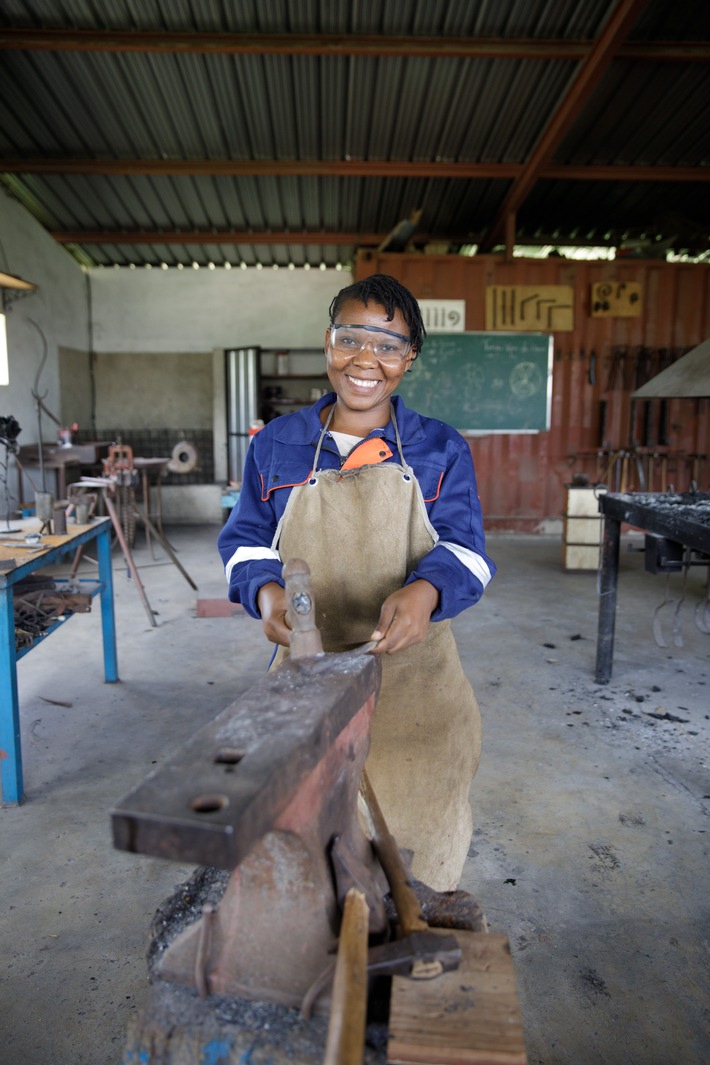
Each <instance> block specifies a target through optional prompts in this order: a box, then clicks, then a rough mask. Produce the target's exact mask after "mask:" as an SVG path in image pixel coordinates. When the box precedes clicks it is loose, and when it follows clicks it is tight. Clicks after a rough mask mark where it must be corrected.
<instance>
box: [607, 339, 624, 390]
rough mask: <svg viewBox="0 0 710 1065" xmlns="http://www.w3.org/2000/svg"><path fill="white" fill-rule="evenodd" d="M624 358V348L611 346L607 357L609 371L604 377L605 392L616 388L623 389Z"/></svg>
mask: <svg viewBox="0 0 710 1065" xmlns="http://www.w3.org/2000/svg"><path fill="white" fill-rule="evenodd" d="M625 359H626V348H618V347H617V348H613V349H612V353H611V355H610V356H609V358H608V362H609V372H608V374H607V379H606V389H605V391H606V392H611V391H612V390H614V391H615V390H616V389H617V388H621V389H623V387H624V364H625Z"/></svg>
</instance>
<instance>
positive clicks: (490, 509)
mask: <svg viewBox="0 0 710 1065" xmlns="http://www.w3.org/2000/svg"><path fill="white" fill-rule="evenodd" d="M376 272H382V273H389V274H393V275H394V276H395V277H398V278H399V279H400V280H401V281H403V282H404V284H406V285H407V286H408V287H409V288H411V290H412V292H413V293H414V294H415V295H416V296H417V297H418V298H419V299H437V298H438V299H444V298H448V299H465V300H466V329H467V330H469V331H476V330H485V287H486V285H490V284H521V285H523V284H540V285H542V284H548V285H549V284H566V285H573V286H574V289H575V328H574V331H573V332H571V333H558V334H555V336H554V360H553V389H552V413H551V425H550V429H549V431H548V432H543V433H537V434H513V433H511V434H507V433H506V434H489V435H485V436H480V437H473V438H470V446H471V451H472V453H473V456H474V461H475V464H476V472H477V476H478V489H479V494H480V496H481V501H482V504H483V511H484V515H485V518H486V523H487V526H488V528H499V529H509V530H514V531H518V532H533V531H536V530H538V529H540V527H541V524H542V523H543V522H544V521H546V520H548V519H554V518H561V517H562V516H563V513H564V500H565V485H566V484H567V483H569V482H570V480H571V478H572V476H573V475H574V474H584V475H586V476H587V477H589V479H590V481H591V482H592V483H597V482H598V481H599V480H600V479H601V480H604V482H605V483H607V484H608V485H609V487H610V488H612V489H613V490H616V491H619V490H629V491H632V490H633V491H638V490H642V489H644V488H648V489H651V490H655V491H659V490H661V489H662V488H663V487H668V486H670V485H673V487H674V488H675V489H676V490H678V491H685V490H687V489H688V488H689V487H690V485H691V482H692V481H693V480H696V481H697V483H698V487H699V488H707V486H708V484H709V483H710V461H708V458H707V456H708V455H710V399H701V400H692V399H673V400H670V401H669V402H668V404H667V406H666V408H665V420H666V423H667V430H668V441H669V445H668V447H663V446H661V443H660V440H659V433H660V430H661V428H662V426H661V424H660V423H661V415H662V409H661V402H662V401H660V400H651V401H649V402H650V404H651V406H650V407H648V408H647V407H646V405H645V404H644V403H643V401H638V402H637V403H636V404H635V405H634V406H633V408H632V402H631V393H632V391H633V390H634V388H635V387H638V385H640V384H641V383H642V382H641V380H640V379H639V378H640V371H641V370H643V368H644V366H645V365H646V362H645V360H646V358H647V356H646V354H645V352H646V349H649V350H650V351H652V352H653V362H654V364H655V366H658V364H659V361H660V359H661V357H663V358H666V359H673V358H677V357H680V355H682V354H684V353H685V352H686V351H688V350H689V349H690V348H692V347H694V346H695V345H696V344H699V343H700V342H701V341H703V340H705V339H706V338H707V337H708V336H710V267H708V266H707V265H705V264H693V265H690V264H688V265H684V264H673V263H666V262H663V261H658V262H656V261H641V260H639V261H625V262H624V261H616V262H573V261H570V260H552V259H548V260H545V261H538V260H531V259H527V260H525V259H516V260H514V261H513V262H512V263H506V262H505V261H504V260H503V259H502V258H500V257H497V256H495V257H494V256H477V257H474V258H472V259H466V258H463V257H456V256H429V255H379V254H377V253H375V252H365V253H361V255H360V257H359V258H358V260H357V265H356V271H355V276H356V277H365V276H367V275H368V274H371V273H376ZM600 281H616V282H622V281H626V282H629V281H636V282H640V283H641V286H642V292H643V297H642V298H643V301H644V303H643V312H642V316H641V317H639V318H592V317H591V316H590V304H591V286H592V284H593V283H595V282H600ZM619 351H625V352H626V355H625V359H624V361H623V363H621V360H619V363H618V365H617V370H618V371H619V372H616V373H615V361H614V356H615V352H619ZM661 352H665V355H664V356H661V354H660V353H661ZM592 353H594V362H595V371H594V375H593V377H594V380H591V379H590V377H591V376H592V375H591V374H590V369H591V365H592V358H591V356H592ZM423 357H424V358H426V354H424V356H423ZM632 413H633V415H634V419H633V423H632ZM646 430H648V432H649V441H650V443H649V445H648V447H647V448H646V447H642V446H641V444H640V438H641V437H642V435H643V434H644V433H645V432H646ZM602 434H603V435H602ZM619 452H626V453H628V456H629V457H628V458H627V459H625V460H624V459H623V458H622V457H621V455H618V457H617V458H616V460H613V456H614V455H615V454H616V453H619ZM610 453H611V454H610ZM654 454H655V455H656V458H654V457H653V456H654ZM636 455H638V456H639V457H640V460H641V462H642V467H641V469H642V472H643V476H644V478H645V479H646V483H645V484H643V483H640V482H641V472H640V471H639V468H638V466H637V464H636ZM664 456H665V458H664Z"/></svg>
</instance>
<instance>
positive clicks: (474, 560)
mask: <svg viewBox="0 0 710 1065" xmlns="http://www.w3.org/2000/svg"><path fill="white" fill-rule="evenodd" d="M437 546H438V547H446V548H448V550H449V551H450V552H451V553H452V555H456V557H457V559H458V560H459V562H460V563H461V564H462V565H463V566H465V567H466V569H467V570H469V571H470V572H471V573H472V574H473V575H474V577H475V578H476V580H478V581H480V582H481V584H482V585H483V587H484V588H485V587H486V585H487V584H488V583H489V582H490V580H491V571H490V570H489V568H488V563H487V562H486V560H485V558H482V556H481V555H477V554H476V552H475V551H471V550H469V548H468V547H461V545H460V544H452V543H449V541H448V540H439V543H438V545H437Z"/></svg>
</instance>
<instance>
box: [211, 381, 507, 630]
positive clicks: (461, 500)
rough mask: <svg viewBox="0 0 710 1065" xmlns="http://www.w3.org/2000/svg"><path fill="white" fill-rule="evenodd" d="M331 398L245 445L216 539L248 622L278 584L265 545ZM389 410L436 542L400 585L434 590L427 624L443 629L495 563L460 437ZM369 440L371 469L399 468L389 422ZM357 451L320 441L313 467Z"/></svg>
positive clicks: (310, 453)
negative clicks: (232, 499) (266, 589)
mask: <svg viewBox="0 0 710 1065" xmlns="http://www.w3.org/2000/svg"><path fill="white" fill-rule="evenodd" d="M335 400H336V396H335V393H334V392H331V393H329V394H328V395H325V396H322V397H321V398H320V399H319V400H318V401H317V402H316V403H314V404H313V406H311V407H306V408H305V409H303V410H300V411H296V412H295V413H293V414H284V415H281V416H280V417H279V418H275V419H274V421H272V422H269V423H268V424H267V425H266V426H265V427H264V428H263V429H261V430H260V431H259V432H258V433H257V434H256V435H255V436H254V438H253V439H252V442H251V444H250V446H249V451H248V453H247V458H246V462H245V465H244V479H243V482H242V488H241V492H240V495H239V501H238V503H237V505H236V506H235V507H234V509H233V510H232V512H231V514H230V516H229V518H228V520H227V523H226V525H225V526H224V528H223V529H222V531H221V533H220V535H219V540H218V546H219V551H220V554H221V556H222V560H223V562H224V566H225V572H226V575H227V580H228V581H229V598H230V599H231V600H232V602H235V603H241V604H242V605H243V607H244V609H245V610H246V612H247V613H248V614H250V615H251V616H252V617H255V618H258V617H260V614H259V611H258V608H257V602H256V599H257V594H258V592H259V589H260V588H261V587H262V585H264V584H266V583H268V582H269V581H276V582H277V583H278V584H280V585H282V586H283V583H284V582H283V578H282V576H281V567H282V561H281V559H280V558H279V554H278V551H277V550H276V549H275V548H274V547H273V546H272V545H273V539H274V535H275V533H276V528H277V526H278V523H279V520H280V518H281V516H282V514H283V512H284V510H285V508H286V503H287V501H288V497H289V495H290V494H291V491H292V489H293V488H294V487H295V486H297V485H302V484H304V483H305V482H306V481H307V479H308V476H309V474H310V473H311V470H312V468H313V461H314V458H315V450H316V446H317V444H318V439H319V437H320V434H321V432H322V429H323V426H322V424H321V420H320V412H321V411H322V410H323V408H324V407H327V406H330V404H332V403H334V402H335ZM392 403H393V405H394V410H395V417H396V419H397V426H398V428H399V434H400V438H401V441H402V451H403V454H404V457H405V459H406V461H407V463H408V464H409V466H411V467H412V469H413V471H414V474H415V476H416V478H417V480H418V482H419V485H420V487H421V490H422V495H423V497H424V503H425V505H426V509H427V513H428V517H429V521H430V522H431V525H432V526H433V528H434V529H435V531H436V533H437V534H438V536H439V540H438V542H437V543H436V544H435V545H434V547H433V548H432V549H431V551H429V552H428V553H427V554H426V555H424V556H423V558H421V559H420V561H419V562H418V563H417V566H416V569H415V570H414V571H413V572H412V573H410V575H409V577H408V578H407V580H406V582H405V583H406V584H409V583H411V582H412V581H415V580H419V579H420V578H424V579H425V580H427V581H429V582H430V583H431V584H433V585H434V587H435V588H437V589H438V591H439V605H438V607H437V609H436V610H435V611H434V613H433V614H432V621H441V620H442V619H443V618H451V617H455V616H456V615H457V614H459V613H460V612H461V611H462V610H465V609H466V607H469V606H471V605H472V604H473V603H476V602H477V601H478V600H479V599H480V598H481V595H482V594H483V591H484V588H485V587H486V585H487V584H488V582H489V581H490V579H491V577H492V576H493V574H494V573H495V565H494V563H493V562H492V560H491V559H490V558H488V556H487V555H486V541H485V536H484V532H483V519H482V515H481V504H480V501H479V498H478V492H477V490H476V475H475V472H474V468H473V459H472V458H471V451H470V449H469V446H468V444H467V443H466V441H465V440H464V438H463V437H462V436H461V435H460V434H459V433H457V432H456V430H455V429H452V428H451V426H450V425H446V423H445V422H441V421H438V420H437V419H436V418H425V417H423V416H422V415H421V414H417V413H416V411H413V410H409V409H408V408H407V407H405V405H404V403H403V401H402V399H401V397H399V396H393V397H392ZM373 438H374V439H377V438H382V439H383V441H384V444H385V445H386V447H384V449H383V450H384V454H385V455H387V457H386V458H384V459H380V458H379V457H378V458H375V460H374V461H376V462H379V461H386V462H395V463H398V462H399V461H400V459H399V454H398V451H397V439H396V436H395V431H394V425H393V424H392V422H389V423H388V424H387V425H386V426H385V427H384V429H375V430H373V431H372V432H371V433H370V434H369V436H368V437H366V440H367V441H370V440H371V439H373ZM362 446H363V445H362V444H359V445H357V446H356V448H354V449H353V451H352V452H351V453H350V455H349V456H348V457H347V459H343V458H342V457H341V455H340V453H339V451H338V448H337V445H336V443H335V441H334V440H333V438H332V436H331V435H330V433H326V436H325V439H324V441H323V444H322V447H321V452H320V458H319V463H318V466H319V469H333V470H337V469H340V468H341V467H342V466H343V465H344V464H345V462H346V461H347V462H349V463H352V460H353V459H354V458H356V453H357V450H358V448H359V447H362ZM369 447H370V448H372V445H369ZM370 454H372V452H370ZM376 454H377V453H376ZM370 461H371V460H370ZM368 464H369V463H368ZM334 549H337V548H334Z"/></svg>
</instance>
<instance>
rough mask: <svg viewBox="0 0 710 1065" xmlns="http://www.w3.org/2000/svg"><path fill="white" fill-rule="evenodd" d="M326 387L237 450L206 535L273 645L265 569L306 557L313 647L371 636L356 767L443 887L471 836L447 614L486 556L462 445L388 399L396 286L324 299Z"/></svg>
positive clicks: (470, 735)
mask: <svg viewBox="0 0 710 1065" xmlns="http://www.w3.org/2000/svg"><path fill="white" fill-rule="evenodd" d="M330 319H331V320H330V325H329V326H328V328H327V329H326V331H325V337H324V347H325V358H326V368H327V372H328V378H329V380H330V383H331V386H332V389H333V391H332V392H330V393H328V394H327V395H325V396H323V397H321V398H319V399H318V401H317V402H316V403H314V405H313V406H312V407H309V408H307V409H306V410H302V411H298V412H296V413H294V414H289V415H284V416H282V417H281V418H277V419H275V420H274V421H272V422H270V423H269V424H268V425H267V426H265V428H264V429H262V430H261V432H259V433H257V435H256V436H255V437H254V439H253V441H252V443H251V445H250V448H249V453H248V455H247V460H246V464H245V469H244V478H243V482H242V490H241V494H240V498H239V503H238V505H237V506H236V507H235V508H234V510H233V511H232V513H231V515H230V517H229V520H228V522H227V524H226V526H225V528H224V529H223V530H222V533H221V535H220V539H219V547H220V552H221V554H222V558H223V561H224V564H225V571H226V574H227V579H228V581H229V595H230V598H231V599H232V600H233V601H235V602H241V603H242V604H243V605H244V608H245V610H246V611H247V613H249V614H251V615H252V616H253V617H257V618H260V619H261V621H262V625H263V628H264V632H265V634H266V636H267V637H268V638H269V639H270V640H271V641H272V642H273V643H275V644H277V645H279V646H278V650H277V653H276V656H275V659H274V661H275V663H276V664H278V663H279V662H280V661H281V660H282V659H283V658H284V657H285V656H286V655H287V654H288V647H289V643H290V636H291V632H290V629H289V627H288V624H287V621H286V596H285V592H284V581H283V577H282V568H283V564H284V563H285V562H286V561H288V560H289V559H291V558H302V559H304V560H305V561H306V562H307V564H308V566H309V569H310V572H311V578H312V585H313V591H314V598H315V602H316V610H317V622H318V627H319V629H320V632H321V637H322V641H323V647H324V648H325V650H326V651H334V652H340V651H347V650H350V649H352V648H354V647H356V646H358V645H359V644H363V643H366V642H374V643H375V647H374V652H373V653H375V654H377V655H380V656H381V661H382V686H381V689H380V694H379V699H378V703H377V710H376V712H375V717H374V720H373V726H372V745H371V749H370V755H369V758H368V762H367V770H368V775H369V777H370V780H371V782H372V784H373V786H374V788H375V791H376V793H377V795H378V798H379V801H380V805H381V806H382V808H383V810H384V813H385V817H386V819H387V821H388V824H389V827H390V830H391V832H392V833H393V834H394V836H395V837H396V839H397V841H398V843H399V845H400V846H402V847H407V848H409V849H411V850H413V851H414V862H413V872H414V875H415V876H417V877H418V878H419V879H420V880H423V881H424V882H425V883H427V884H429V885H430V886H431V887H433V888H435V889H436V890H439V891H444V890H450V889H452V888H454V887H456V885H457V883H458V880H459V877H460V874H461V870H462V868H463V863H464V859H465V857H466V853H467V850H468V846H469V843H470V838H471V827H472V818H471V809H470V805H469V797H468V796H469V788H470V784H471V779H472V777H473V775H474V773H475V771H476V768H477V766H478V759H479V754H480V714H479V711H478V705H477V703H476V699H475V696H474V694H473V691H472V690H471V686H470V684H469V682H468V680H467V679H466V676H465V674H464V672H463V669H462V666H461V663H460V661H459V657H458V653H457V650H456V644H455V642H454V638H453V635H452V633H451V628H450V619H451V618H452V617H454V616H455V615H456V614H458V613H460V612H461V611H462V610H464V609H465V608H466V607H468V606H471V605H472V604H473V603H475V602H477V600H478V599H479V598H480V597H481V595H482V594H483V590H484V588H485V587H486V585H487V584H488V582H489V581H490V579H491V577H492V575H493V573H494V572H495V567H494V565H493V563H492V562H491V560H490V559H489V558H488V557H487V556H486V553H485V538H484V534H483V523H482V518H481V510H480V504H479V502H478V495H477V492H476V479H475V474H474V469H473V462H472V459H471V452H470V450H469V447H468V445H467V443H466V441H465V440H464V439H463V438H462V437H461V436H460V435H459V434H458V433H457V432H455V430H453V429H452V428H451V427H450V426H448V425H446V424H445V423H443V422H441V421H438V420H435V419H430V418H424V417H422V416H421V415H419V414H417V413H416V412H415V411H412V410H408V409H407V408H406V407H405V405H404V403H403V402H402V400H401V398H400V397H399V396H397V395H395V392H396V390H397V387H398V386H399V384H400V382H401V381H402V378H403V376H404V374H405V373H406V372H407V371H408V370H410V369H411V367H412V363H413V362H414V360H415V359H416V357H417V355H418V354H419V350H420V348H421V345H422V342H423V339H424V336H425V330H424V326H423V322H422V317H421V313H420V310H419V306H418V304H417V302H416V300H415V299H414V297H413V296H412V294H411V293H410V292H409V291H408V290H407V289H406V288H404V286H403V285H401V284H400V283H399V282H398V281H396V280H395V279H394V278H391V277H387V276H385V275H375V276H373V277H369V278H367V279H366V280H364V281H361V282H357V283H355V284H354V285H350V286H348V287H347V288H345V289H343V290H342V291H341V292H340V293H339V294H338V295H337V296H336V298H335V299H334V300H333V303H332V304H331V307H330Z"/></svg>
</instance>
